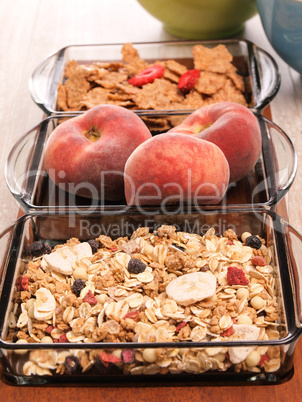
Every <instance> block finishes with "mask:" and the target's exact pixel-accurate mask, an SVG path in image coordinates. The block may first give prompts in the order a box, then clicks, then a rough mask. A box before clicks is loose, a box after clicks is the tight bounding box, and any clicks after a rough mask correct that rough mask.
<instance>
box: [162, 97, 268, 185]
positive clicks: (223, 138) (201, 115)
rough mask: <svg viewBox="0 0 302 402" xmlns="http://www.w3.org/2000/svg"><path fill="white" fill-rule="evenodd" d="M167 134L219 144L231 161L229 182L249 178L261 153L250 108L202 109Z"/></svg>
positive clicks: (225, 104)
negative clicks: (247, 176) (191, 136)
mask: <svg viewBox="0 0 302 402" xmlns="http://www.w3.org/2000/svg"><path fill="white" fill-rule="evenodd" d="M168 132H170V133H179V134H188V135H193V136H195V137H196V138H200V139H203V140H206V141H210V142H212V143H214V144H216V145H217V146H218V147H219V148H220V149H221V150H222V151H223V153H224V154H225V156H226V158H227V160H228V162H229V166H230V182H236V181H238V180H240V179H242V178H243V177H245V176H246V175H248V174H249V173H250V172H251V171H252V170H253V168H254V167H255V165H256V163H257V161H258V159H259V156H260V153H261V147H262V138H261V132H260V128H259V124H258V121H257V118H256V117H255V115H254V114H253V112H252V111H251V110H250V109H248V108H247V107H245V106H242V105H239V104H238V103H234V102H220V103H215V104H213V105H209V106H205V107H202V108H200V109H198V110H196V111H195V112H193V113H192V114H191V115H189V116H188V117H187V118H186V119H185V120H184V121H183V122H182V123H181V124H180V125H179V126H176V127H174V128H172V129H171V130H170V131H168Z"/></svg>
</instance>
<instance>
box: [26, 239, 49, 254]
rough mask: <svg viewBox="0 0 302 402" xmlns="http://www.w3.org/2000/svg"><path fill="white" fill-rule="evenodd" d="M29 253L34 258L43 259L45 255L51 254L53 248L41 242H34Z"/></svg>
mask: <svg viewBox="0 0 302 402" xmlns="http://www.w3.org/2000/svg"><path fill="white" fill-rule="evenodd" d="M29 252H30V254H31V255H32V256H33V257H41V255H43V254H50V252H51V247H50V245H49V244H47V243H43V242H41V241H40V240H38V241H34V242H33V243H32V244H31V245H30V246H29Z"/></svg>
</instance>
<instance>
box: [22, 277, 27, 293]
mask: <svg viewBox="0 0 302 402" xmlns="http://www.w3.org/2000/svg"><path fill="white" fill-rule="evenodd" d="M21 286H22V288H23V290H28V277H27V276H22V281H21Z"/></svg>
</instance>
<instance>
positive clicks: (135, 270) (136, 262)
mask: <svg viewBox="0 0 302 402" xmlns="http://www.w3.org/2000/svg"><path fill="white" fill-rule="evenodd" d="M146 267H147V266H146V264H144V263H143V261H141V260H140V259H138V258H131V260H130V261H129V262H128V271H129V272H130V274H140V273H141V272H144V270H145V269H146Z"/></svg>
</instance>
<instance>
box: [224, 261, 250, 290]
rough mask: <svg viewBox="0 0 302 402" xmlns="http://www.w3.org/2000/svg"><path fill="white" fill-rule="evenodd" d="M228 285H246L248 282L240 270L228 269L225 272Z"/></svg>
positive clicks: (235, 268)
mask: <svg viewBox="0 0 302 402" xmlns="http://www.w3.org/2000/svg"><path fill="white" fill-rule="evenodd" d="M227 282H228V285H244V286H245V285H248V283H249V281H248V279H247V278H246V277H245V274H244V272H243V270H242V269H241V268H237V267H232V266H231V267H228V272H227Z"/></svg>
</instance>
